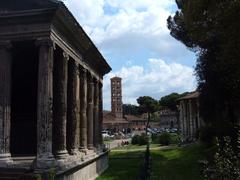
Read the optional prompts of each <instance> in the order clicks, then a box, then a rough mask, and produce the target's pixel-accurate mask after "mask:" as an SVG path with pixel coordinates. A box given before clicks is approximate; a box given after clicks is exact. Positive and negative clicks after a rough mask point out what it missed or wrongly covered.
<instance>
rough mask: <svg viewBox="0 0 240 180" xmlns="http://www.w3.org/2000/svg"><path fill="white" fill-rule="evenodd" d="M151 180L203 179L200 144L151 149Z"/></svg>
mask: <svg viewBox="0 0 240 180" xmlns="http://www.w3.org/2000/svg"><path fill="white" fill-rule="evenodd" d="M151 157H152V176H151V180H203V177H202V176H201V175H200V165H199V163H198V160H200V159H201V158H202V148H201V146H200V145H198V144H194V145H189V146H187V147H175V148H174V149H166V150H151Z"/></svg>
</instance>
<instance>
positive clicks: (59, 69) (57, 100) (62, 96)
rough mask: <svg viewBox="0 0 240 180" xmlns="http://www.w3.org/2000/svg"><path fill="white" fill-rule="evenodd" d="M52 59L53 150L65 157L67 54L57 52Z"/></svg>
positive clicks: (59, 155)
mask: <svg viewBox="0 0 240 180" xmlns="http://www.w3.org/2000/svg"><path fill="white" fill-rule="evenodd" d="M58 53H59V54H58V55H57V58H56V59H55V61H54V87H53V90H54V91H53V92H54V94H53V109H54V111H53V118H54V119H53V123H54V124H53V127H54V128H53V130H54V133H53V136H54V150H55V154H56V157H57V158H58V159H64V158H66V157H67V155H68V152H67V150H66V131H67V129H66V127H67V77H68V60H69V56H68V55H67V54H66V53H65V52H64V53H61V52H58Z"/></svg>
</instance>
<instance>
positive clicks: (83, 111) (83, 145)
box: [80, 69, 87, 151]
mask: <svg viewBox="0 0 240 180" xmlns="http://www.w3.org/2000/svg"><path fill="white" fill-rule="evenodd" d="M80 82H81V83H80V149H81V150H82V151H85V150H86V149H87V71H86V69H80Z"/></svg>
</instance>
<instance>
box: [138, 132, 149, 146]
mask: <svg viewBox="0 0 240 180" xmlns="http://www.w3.org/2000/svg"><path fill="white" fill-rule="evenodd" d="M147 143H148V136H147V135H146V134H142V135H141V136H140V137H139V142H138V144H139V145H146V144H147Z"/></svg>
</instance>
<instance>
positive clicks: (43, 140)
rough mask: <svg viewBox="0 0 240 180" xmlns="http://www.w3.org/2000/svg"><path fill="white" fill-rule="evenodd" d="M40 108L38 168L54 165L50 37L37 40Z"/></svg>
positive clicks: (38, 116) (38, 120)
mask: <svg viewBox="0 0 240 180" xmlns="http://www.w3.org/2000/svg"><path fill="white" fill-rule="evenodd" d="M37 45H38V46H39V65H38V104H37V105H38V108H37V161H36V168H40V169H42V168H43V169H45V168H49V167H52V166H54V158H53V155H52V105H53V42H52V41H51V40H50V39H42V40H38V41H37Z"/></svg>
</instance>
